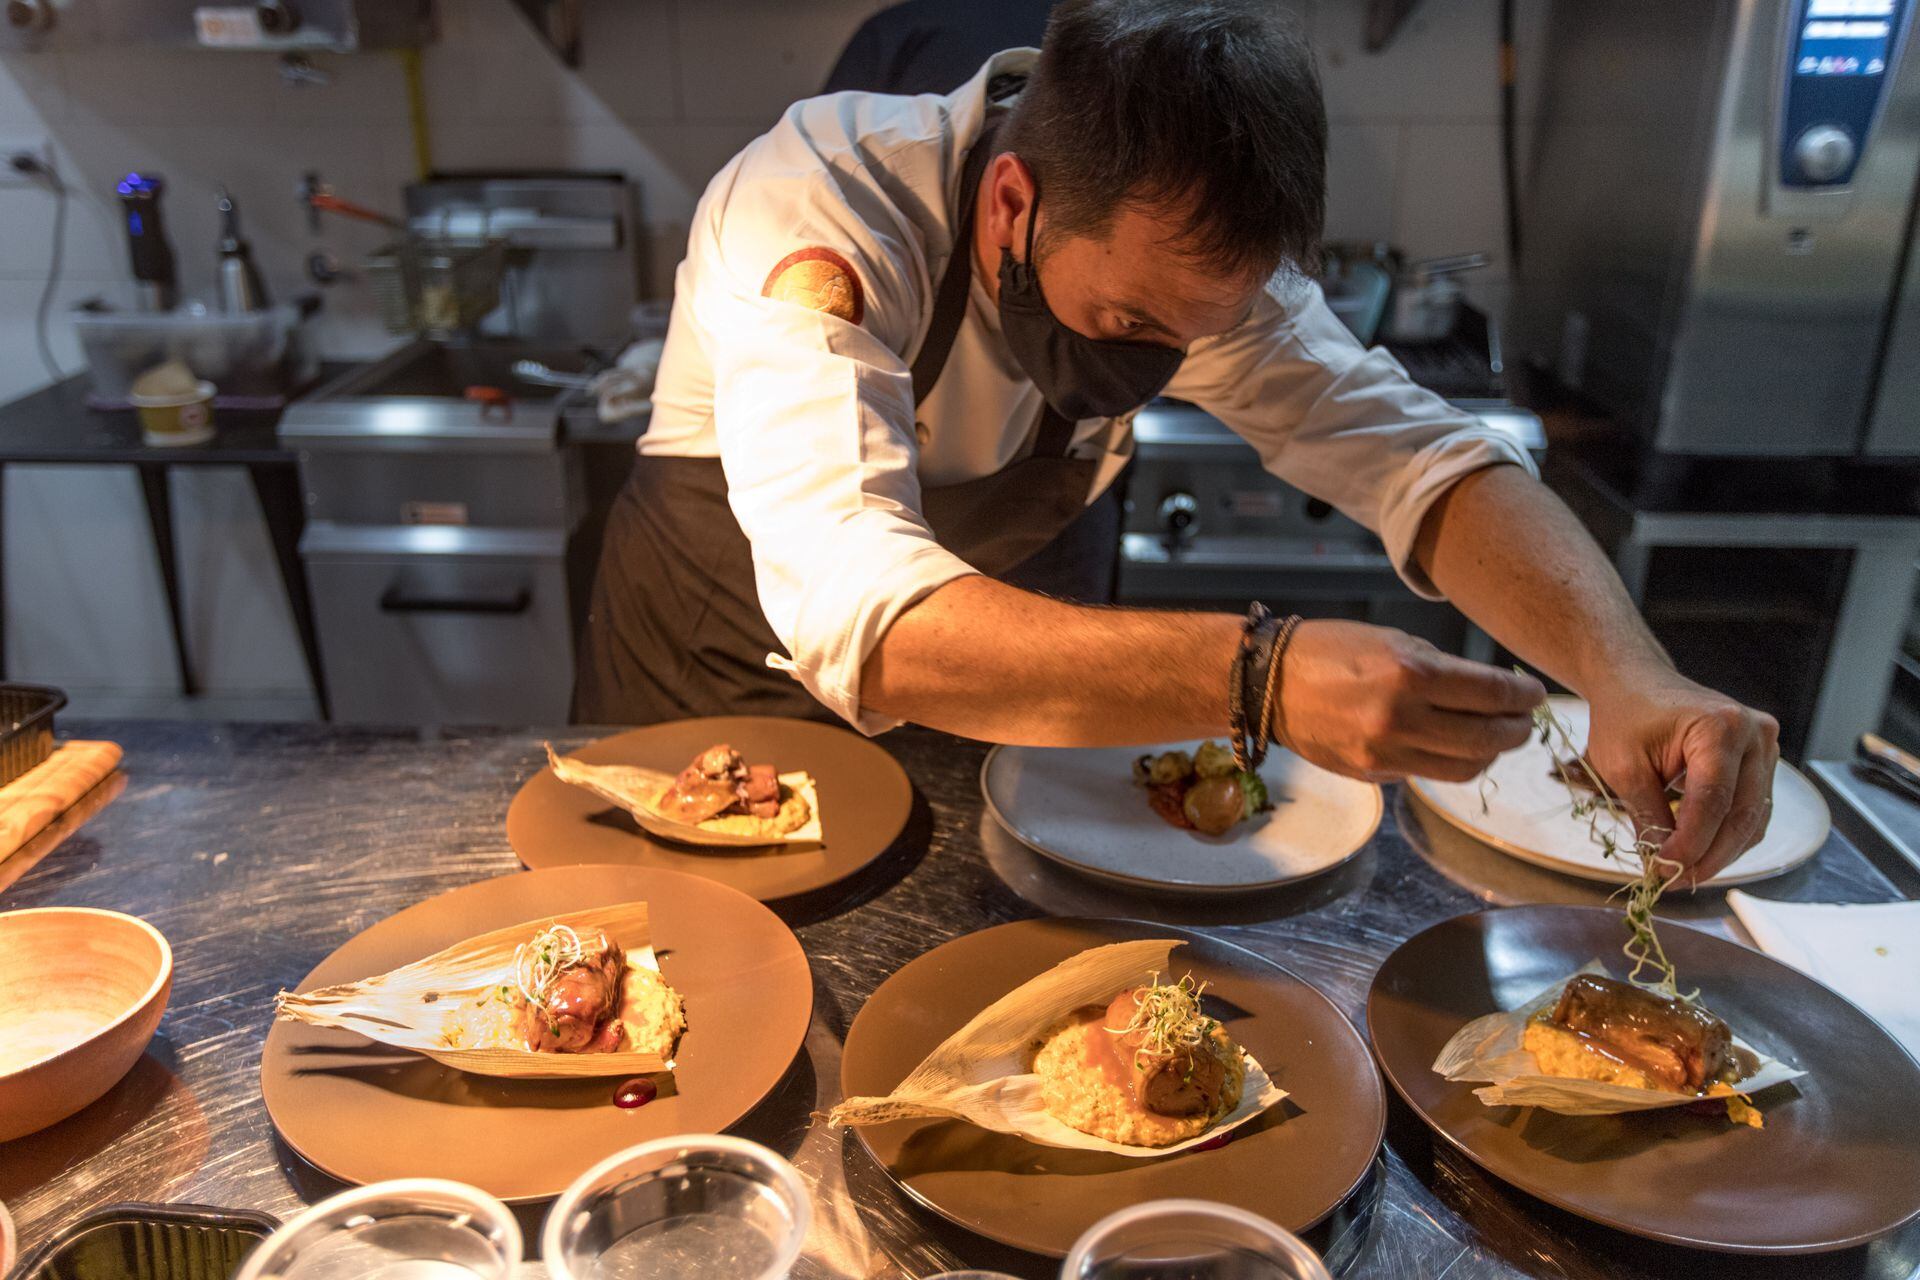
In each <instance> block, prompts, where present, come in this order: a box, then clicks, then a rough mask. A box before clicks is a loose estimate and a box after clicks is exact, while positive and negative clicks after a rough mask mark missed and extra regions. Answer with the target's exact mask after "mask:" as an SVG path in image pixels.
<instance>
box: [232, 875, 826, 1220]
mask: <svg viewBox="0 0 1920 1280" xmlns="http://www.w3.org/2000/svg"><path fill="white" fill-rule="evenodd" d="M642 902H644V903H645V904H646V910H645V912H644V918H645V931H644V933H636V932H635V929H634V925H635V920H634V906H633V904H637V903H642ZM556 923H558V924H564V925H567V926H569V927H570V928H572V929H573V930H574V932H575V934H576V936H577V937H578V938H579V940H580V944H581V945H580V947H579V950H578V952H577V953H575V952H574V949H573V947H572V946H571V945H570V944H567V943H565V941H564V935H562V936H561V937H560V938H554V937H553V936H552V935H551V934H549V933H548V930H549V929H550V928H551V927H552V926H553V925H554V924H556ZM477 930H479V931H484V932H481V933H478V934H476V931H477ZM602 931H603V932H604V933H605V934H606V937H607V940H608V942H609V943H610V944H613V945H617V946H618V947H619V948H620V949H621V953H622V954H621V957H620V959H621V962H622V963H623V964H624V971H623V972H621V973H620V975H619V987H620V989H621V999H620V1001H619V1002H618V1003H617V1004H616V1003H615V1002H614V1001H613V1000H612V999H611V990H610V987H611V985H612V984H610V983H609V979H610V978H611V977H612V976H613V971H614V969H615V968H617V967H618V966H616V965H615V964H614V962H613V956H612V953H611V950H610V949H609V948H602V947H599V946H598V944H597V939H596V938H595V937H594V936H593V935H594V934H595V933H596V932H602ZM483 939H484V940H486V942H485V945H484V946H480V947H475V946H474V945H473V944H476V943H480V942H481V941H482V940H483ZM543 941H545V942H554V943H556V944H557V945H556V946H555V947H554V948H553V949H552V950H551V951H550V952H549V951H548V950H547V948H545V947H544V946H543V945H542V944H543ZM648 946H651V947H652V948H653V954H654V955H656V956H657V961H656V963H657V965H658V970H657V971H656V970H655V969H654V968H653V967H652V966H650V965H649V964H648V963H646V959H647V956H648V951H647V949H646V948H647V947H648ZM523 948H526V950H523ZM462 949H465V950H466V951H467V954H468V955H469V957H470V960H469V962H468V963H467V965H466V968H465V969H464V970H463V969H450V968H448V967H446V966H444V965H442V966H440V967H437V968H434V967H427V966H424V965H423V962H425V961H428V960H432V959H434V958H436V957H444V956H445V955H446V954H447V953H449V952H452V953H454V954H455V955H458V954H460V953H461V951H462ZM516 952H518V953H519V959H520V961H521V966H522V967H524V968H525V970H526V972H525V973H524V975H523V976H524V977H525V978H526V979H527V980H528V981H527V985H528V986H530V987H531V988H532V989H533V990H534V991H535V992H538V993H541V994H542V997H543V999H544V1001H545V1008H544V1011H543V1012H545V1013H554V1014H558V1013H561V1012H565V1013H566V1015H567V1016H566V1017H555V1018H553V1019H552V1021H550V1022H549V1021H546V1020H544V1019H535V1020H534V1021H533V1022H532V1024H531V1025H529V1022H528V1020H527V1019H526V1017H525V1011H524V1010H523V1009H520V1008H517V1007H516V1006H517V1005H518V1003H519V1002H518V1001H517V1000H516V999H515V995H514V993H515V991H516V989H517V986H518V984H519V982H520V978H519V977H516V976H513V975H514V972H515V969H516V966H515V964H514V957H515V953H516ZM413 966H420V967H413ZM410 967H412V968H411V971H410ZM460 972H467V973H470V974H471V975H472V976H473V978H474V981H473V982H472V983H471V985H463V986H455V985H453V984H450V983H446V982H445V979H446V978H447V976H448V975H449V974H450V973H454V974H457V973H460ZM656 972H657V974H658V979H657V980H656V977H655V974H656ZM383 975H384V976H385V977H387V978H392V979H394V980H395V985H394V988H392V989H388V988H387V987H386V983H385V982H384V981H382V979H383ZM442 985H445V987H446V990H444V991H442V990H441V986H442ZM489 986H491V988H492V990H493V992H494V996H495V998H494V999H488V1000H487V1001H486V1002H485V1003H481V1002H480V1001H481V997H482V996H484V995H485V994H486V991H487V988H488V987H489ZM502 986H505V987H507V988H508V991H507V992H505V993H501V992H500V991H499V988H500V987H502ZM370 988H371V991H372V992H373V993H375V994H378V993H381V992H382V991H383V990H384V991H385V995H384V996H383V997H382V998H383V999H386V1000H388V1001H389V1002H392V1003H390V1004H389V1005H388V1007H387V1013H388V1014H392V1013H394V1012H395V1010H396V1009H397V1010H401V1011H405V1012H406V1015H407V1016H406V1017H404V1018H400V1017H388V1018H387V1021H389V1022H393V1023H398V1024H399V1025H398V1026H375V1025H373V1024H372V1021H371V1020H372V1019H375V1018H379V1017H381V1016H382V1014H381V1010H380V1007H379V1006H377V1005H373V1006H369V1005H368V1004H367V1003H366V1001H367V1000H368V999H369V989H370ZM298 990H299V992H301V993H304V996H305V997H306V998H307V999H308V1000H310V1001H312V1002H313V1007H315V1008H317V1009H318V1010H320V1011H323V1012H324V1013H325V1014H326V1015H327V1016H328V1017H329V1018H331V1017H332V1016H333V1015H339V1016H340V1018H341V1021H340V1022H338V1023H335V1024H334V1025H316V1024H315V1023H314V1022H310V1021H303V1020H294V1019H283V1020H279V1021H276V1022H275V1023H274V1024H273V1026H272V1028H271V1029H270V1030H269V1032H268V1035H267V1043H266V1049H265V1052H264V1054H263V1055H262V1059H261V1065H260V1083H261V1092H262V1094H263V1096H264V1098H265V1100H266V1104H267V1111H268V1114H269V1115H270V1116H271V1118H272V1120H273V1124H274V1127H275V1128H276V1129H277V1130H278V1131H279V1133H280V1135H281V1137H282V1138H284V1139H285V1141H286V1142H287V1145H288V1146H290V1147H291V1148H292V1149H293V1150H294V1151H296V1152H298V1153H299V1154H300V1155H301V1156H302V1157H303V1158H305V1159H306V1160H307V1161H308V1162H310V1163H311V1164H313V1165H315V1166H317V1167H318V1168H319V1169H321V1170H322V1171H323V1172H326V1173H328V1174H331V1175H333V1176H334V1177H336V1178H340V1179H342V1180H343V1181H347V1182H373V1181H378V1180H380V1179H384V1178H394V1177H444V1178H453V1179H455V1180H457V1181H461V1182H466V1183H470V1184H472V1185H474V1186H477V1187H479V1188H481V1189H482V1190H484V1191H486V1192H488V1193H490V1194H492V1195H495V1196H499V1197H500V1198H501V1199H504V1200H509V1201H514V1202H525V1201H531V1200H540V1199H545V1198H547V1197H551V1196H554V1195H557V1194H559V1192H560V1191H561V1190H563V1189H564V1188H565V1187H566V1185H567V1184H568V1183H569V1182H570V1181H572V1179H573V1178H574V1177H576V1176H577V1175H578V1174H579V1173H580V1172H581V1171H583V1170H585V1169H586V1168H588V1167H589V1166H591V1165H592V1164H593V1163H594V1162H595V1161H597V1160H600V1159H603V1158H605V1157H606V1156H609V1155H611V1154H613V1153H614V1152H616V1151H619V1150H621V1149H622V1148H624V1147H627V1146H631V1145H632V1144H633V1143H636V1142H641V1141H645V1140H646V1139H648V1138H654V1137H664V1136H667V1135H670V1134H676V1133H718V1132H721V1131H723V1130H725V1129H726V1128H727V1127H728V1126H730V1125H732V1124H734V1123H735V1122H736V1121H738V1120H739V1119H740V1118H741V1117H742V1116H744V1115H745V1114H747V1112H748V1111H750V1110H751V1109H752V1108H753V1107H754V1106H755V1105H757V1104H758V1103H759V1102H760V1101H761V1100H762V1099H763V1098H765V1097H766V1096H767V1094H768V1093H770V1092H771V1091H772V1090H773V1088H774V1087H775V1085H777V1084H778V1083H779V1081H780V1079H781V1077H782V1076H783V1075H785V1074H786V1072H787V1069H788V1067H789V1066H790V1065H791V1064H792V1062H793V1060H794V1057H795V1055H796V1054H798V1052H799V1050H800V1046H801V1044H802V1042H803V1041H804V1039H805V1036H806V1031H807V1025H808V1023H809V1021H810V1020H811V1016H812V1009H813V981H812V977H811V975H810V973H809V972H808V968H807V961H806V956H805V954H804V953H803V952H802V951H801V948H800V944H799V941H798V940H797V939H796V938H795V937H794V936H793V933H792V931H791V930H789V929H788V928H787V926H786V925H784V924H783V923H781V921H780V920H779V918H778V917H776V916H775V915H774V914H773V913H772V912H770V911H768V910H767V909H766V908H765V907H763V906H761V905H760V904H759V903H757V902H755V901H753V900H752V899H750V898H748V897H746V896H745V895H743V894H740V893H738V892H736V891H734V890H731V889H728V888H726V887H725V886H724V885H719V884H716V883H714V882H713V881H711V880H707V879H703V878H701V877H697V876H688V875H681V874H679V873H676V872H671V871H659V870H651V869H642V868H635V867H610V866H590V867H562V868H556V869H553V870H547V871H535V872H524V873H519V874H515V875H509V876H502V877H499V878H497V879H493V880H485V881H481V882H479V883H477V884H471V885H467V886H465V887H464V888H460V889H455V890H453V891H451V892H449V893H444V894H441V895H440V896H438V897H435V898H431V899H429V900H427V901H425V902H422V903H420V904H418V905H416V906H413V907H410V908H408V909H407V910H405V911H402V912H400V913H398V914H397V915H394V916H390V917H388V918H387V919H385V920H382V921H380V922H379V923H377V924H375V925H373V926H372V927H370V928H369V929H367V930H365V931H364V932H362V933H360V934H359V935H357V936H356V937H353V938H351V939H349V940H347V941H346V942H345V943H343V944H342V945H341V947H340V948H339V949H338V950H337V951H335V952H334V953H333V954H332V955H331V956H329V957H327V959H326V960H324V961H322V962H321V964H320V965H319V966H318V967H317V968H315V969H314V971H313V972H312V973H310V974H308V975H307V977H306V978H305V979H303V980H302V981H301V983H300V984H299V987H298ZM328 990H332V991H334V992H342V993H346V995H345V996H344V998H343V999H341V1000H335V1001H328V1000H325V999H319V1000H314V998H315V997H318V996H320V995H321V993H323V992H325V991H328ZM669 991H670V992H671V994H669ZM396 992H397V994H396ZM430 992H439V996H440V998H436V999H435V1000H433V1001H430V1002H429V1001H425V1000H424V998H423V997H424V996H425V995H426V994H428V993H430ZM456 993H458V995H459V998H455V996H456ZM676 997H677V999H676ZM296 1003H299V1002H296ZM561 1006H564V1010H563V1009H562V1008H561ZM528 1007H534V1006H532V1003H531V1002H528ZM676 1011H678V1012H676ZM681 1015H683V1016H684V1028H682V1027H681V1026H680V1025H678V1024H679V1023H680V1016H681ZM355 1018H360V1019H361V1020H359V1021H355ZM609 1021H612V1022H616V1023H618V1024H619V1034H620V1041H619V1043H618V1044H617V1046H616V1047H615V1048H614V1050H613V1051H612V1052H582V1051H581V1050H586V1049H593V1048H596V1047H604V1046H605V1044H606V1043H607V1041H606V1040H605V1039H602V1037H609V1036H610V1030H609V1026H608V1024H609ZM376 1031H377V1032H378V1033H379V1034H380V1038H379V1039H375V1038H374V1036H373V1034H369V1033H372V1032H376ZM469 1035H474V1036H477V1037H478V1038H482V1039H486V1040H488V1041H490V1042H493V1041H496V1040H497V1039H498V1038H504V1039H505V1041H506V1043H505V1044H499V1043H490V1045H489V1047H474V1046H472V1045H471V1044H469V1043H467V1042H466V1037H467V1036H469ZM449 1039H453V1040H456V1041H460V1042H461V1045H462V1047H457V1048H456V1047H453V1046H451V1045H449V1044H448V1043H447V1041H448V1040H449ZM395 1040H404V1041H407V1042H405V1043H394V1041H395ZM476 1066H497V1067H504V1068H505V1069H506V1070H507V1072H508V1073H507V1074H501V1072H500V1070H497V1069H496V1070H486V1071H482V1070H476ZM637 1104H639V1105H637Z"/></svg>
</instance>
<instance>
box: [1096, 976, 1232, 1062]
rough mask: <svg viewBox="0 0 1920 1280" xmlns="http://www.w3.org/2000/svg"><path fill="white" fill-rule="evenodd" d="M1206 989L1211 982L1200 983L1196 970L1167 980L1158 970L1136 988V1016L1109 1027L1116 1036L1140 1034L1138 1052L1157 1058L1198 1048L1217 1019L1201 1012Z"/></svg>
mask: <svg viewBox="0 0 1920 1280" xmlns="http://www.w3.org/2000/svg"><path fill="white" fill-rule="evenodd" d="M1206 990H1207V984H1206V983H1204V982H1199V983H1196V982H1195V981H1194V980H1193V975H1192V974H1188V975H1187V976H1186V977H1184V978H1182V979H1180V981H1178V982H1175V983H1171V984H1167V983H1162V982H1161V981H1160V975H1159V973H1157V972H1156V973H1155V974H1154V975H1153V976H1152V977H1151V978H1150V979H1148V981H1147V985H1146V986H1144V987H1140V988H1138V989H1137V990H1135V991H1134V993H1133V1018H1132V1020H1131V1021H1129V1022H1128V1023H1127V1025H1126V1026H1124V1027H1108V1028H1107V1030H1108V1031H1110V1032H1112V1033H1113V1034H1114V1035H1116V1036H1130V1035H1136V1034H1137V1035H1139V1037H1140V1041H1139V1050H1138V1052H1139V1053H1140V1054H1143V1055H1149V1056H1152V1057H1156V1058H1171V1057H1173V1056H1174V1055H1176V1054H1178V1053H1181V1052H1183V1051H1191V1050H1194V1049H1198V1048H1199V1047H1200V1046H1201V1045H1203V1044H1205V1043H1206V1041H1207V1037H1208V1036H1210V1035H1212V1034H1213V1019H1212V1018H1209V1017H1207V1016H1206V1015H1205V1014H1203V1013H1201V1012H1200V997H1201V996H1202V995H1204V994H1205V993H1206Z"/></svg>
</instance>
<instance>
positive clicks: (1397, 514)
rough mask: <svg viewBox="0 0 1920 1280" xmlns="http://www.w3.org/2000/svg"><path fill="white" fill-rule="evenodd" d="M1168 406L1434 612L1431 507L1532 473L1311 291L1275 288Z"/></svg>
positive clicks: (1212, 344)
mask: <svg viewBox="0 0 1920 1280" xmlns="http://www.w3.org/2000/svg"><path fill="white" fill-rule="evenodd" d="M1166 394H1168V395H1170V396H1176V397H1178V398H1180V399H1183V400H1190V401H1192V402H1193V403H1195V404H1197V405H1199V406H1200V407H1201V408H1203V409H1205V410H1207V411H1208V412H1209V413H1211V414H1213V415H1214V416H1215V417H1217V418H1219V419H1220V420H1221V421H1222V422H1224V423H1226V424H1227V425H1228V426H1229V427H1231V428H1232V429H1233V430H1234V431H1235V432H1236V433H1237V434H1238V435H1240V436H1241V437H1243V438H1244V439H1245V440H1246V441H1247V442H1248V443H1249V444H1251V445H1253V447H1254V448H1255V449H1256V450H1258V451H1259V453H1260V458H1261V461H1262V462H1263V463H1264V464H1265V466H1266V468H1267V470H1268V471H1271V472H1272V473H1273V474H1274V475H1276V476H1278V477H1280V478H1281V479H1283V480H1285V481H1287V482H1288V483H1289V484H1293V485H1296V486H1297V487H1299V488H1301V489H1303V490H1305V491H1306V492H1307V493H1310V494H1312V495H1313V496H1314V497H1316V498H1320V499H1322V500H1323V501H1326V502H1329V503H1331V504H1333V506H1335V507H1337V508H1339V510H1340V511H1341V512H1342V513H1343V514H1345V515H1347V516H1348V517H1350V518H1351V519H1353V520H1356V521H1358V522H1359V523H1360V524H1363V525H1365V526H1366V527H1367V528H1368V529H1371V530H1372V531H1373V532H1375V533H1376V534H1378V535H1379V536H1380V540H1381V541H1382V542H1384V543H1385V544H1386V548H1387V554H1388V555H1389V556H1391V557H1392V559H1393V564H1394V567H1395V569H1396V570H1397V571H1398V572H1399V574H1400V577H1401V579H1402V580H1403V581H1405V582H1406V584H1407V585H1408V586H1409V587H1411V588H1412V589H1413V590H1414V591H1416V592H1418V593H1419V594H1420V595H1422V596H1425V597H1426V598H1428V599H1431V600H1437V599H1441V598H1442V596H1441V593H1440V592H1439V591H1438V589H1436V588H1435V587H1434V585H1433V583H1432V581H1431V580H1430V579H1429V578H1428V577H1427V575H1426V572H1425V571H1424V570H1423V569H1421V567H1420V565H1419V563H1418V562H1417V560H1416V558H1415V554H1414V549H1415V545H1416V543H1417V542H1418V540H1419V537H1420V527H1421V525H1422V524H1423V523H1424V522H1425V520H1426V517H1427V513H1428V511H1429V510H1431V509H1432V507H1433V504H1434V503H1435V502H1436V501H1437V500H1439V498H1440V497H1441V495H1443V494H1444V493H1446V491H1447V490H1448V489H1449V488H1451V487H1452V486H1453V485H1454V484H1455V483H1456V482H1457V481H1459V480H1460V479H1461V478H1462V477H1463V476H1466V475H1468V474H1469V473H1471V472H1474V471H1478V470H1480V469H1482V468H1484V467H1489V466H1494V465H1498V464H1503V463H1511V464H1513V465H1515V466H1520V467H1524V468H1526V469H1527V470H1528V471H1529V472H1530V473H1533V472H1534V470H1535V469H1534V466H1533V461H1532V459H1531V458H1529V457H1528V456H1527V453H1526V451H1525V450H1524V449H1522V448H1521V447H1520V446H1519V445H1518V444H1516V443H1515V442H1514V441H1513V440H1512V438H1511V437H1509V436H1507V435H1505V434H1503V433H1501V432H1500V431H1497V430H1495V429H1494V428H1492V427H1490V426H1488V425H1487V424H1486V423H1484V422H1482V421H1481V420H1480V419H1478V418H1476V417H1474V416H1473V415H1471V414H1468V413H1464V412H1462V411H1461V410H1459V409H1456V408H1454V407H1453V406H1452V405H1450V404H1448V403H1447V402H1446V401H1445V400H1443V399H1441V398H1440V397H1439V396H1437V395H1434V394H1433V393H1432V392H1430V391H1427V390H1425V389H1424V388H1422V387H1420V386H1418V385H1416V384H1415V383H1414V382H1413V380H1412V379H1411V378H1409V377H1408V376H1407V371H1406V370H1405V369H1404V368H1402V367H1401V365H1400V362H1399V361H1397V360H1395V359H1394V358H1393V357H1392V356H1390V355H1388V354H1387V353H1386V352H1385V351H1384V350H1382V349H1380V348H1378V347H1375V348H1372V349H1371V350H1369V349H1368V348H1366V347H1363V346H1362V345H1361V344H1360V343H1359V342H1358V341H1357V340H1356V339H1355V338H1354V337H1353V335H1352V333H1351V332H1349V331H1348V329H1347V328H1346V326H1345V325H1343V324H1341V323H1340V320H1339V318H1338V317H1336V316H1335V315H1334V314H1333V312H1332V310H1331V309H1329V308H1328V306H1327V303H1326V299H1325V297H1324V296H1323V295H1322V294H1321V292H1320V287H1319V286H1318V285H1317V284H1314V283H1313V282H1311V281H1299V280H1294V281H1284V280H1277V281H1276V282H1275V283H1274V284H1273V285H1271V286H1269V288H1268V289H1267V290H1266V292H1265V293H1264V294H1263V295H1262V296H1261V298H1260V299H1259V300H1258V302H1257V303H1256V305H1255V307H1254V310H1253V313H1252V314H1251V315H1250V316H1249V317H1248V318H1247V320H1246V321H1245V322H1243V323H1242V324H1241V325H1239V326H1238V327H1236V328H1235V329H1233V330H1232V331H1231V332H1229V333H1226V334H1223V335H1221V336H1220V337H1217V338H1208V339H1204V340H1202V341H1201V342H1198V343H1196V344H1194V346H1193V348H1192V349H1191V350H1190V351H1189V352H1188V355H1187V359H1186V360H1185V361H1184V362H1182V364H1181V366H1180V371H1179V373H1178V374H1177V375H1176V376H1175V377H1174V380H1173V382H1172V383H1171V384H1170V385H1169V386H1168V387H1167V392H1166Z"/></svg>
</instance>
